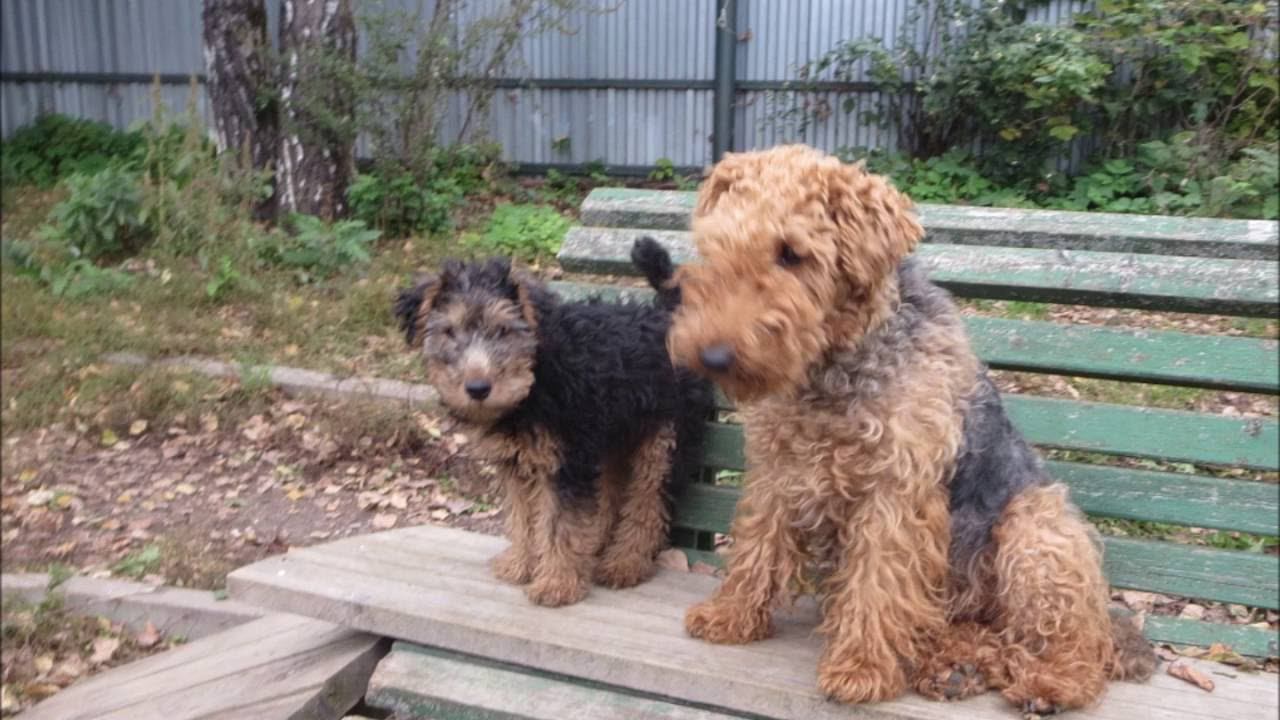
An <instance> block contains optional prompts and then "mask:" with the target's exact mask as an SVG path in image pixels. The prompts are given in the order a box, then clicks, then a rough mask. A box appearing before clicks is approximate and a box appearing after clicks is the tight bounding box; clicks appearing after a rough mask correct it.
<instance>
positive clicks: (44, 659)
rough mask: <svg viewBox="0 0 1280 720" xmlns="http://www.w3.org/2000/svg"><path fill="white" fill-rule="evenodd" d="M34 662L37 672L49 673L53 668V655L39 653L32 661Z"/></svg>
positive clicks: (39, 673) (41, 673)
mask: <svg viewBox="0 0 1280 720" xmlns="http://www.w3.org/2000/svg"><path fill="white" fill-rule="evenodd" d="M32 664H33V665H35V666H36V674H38V675H48V674H49V671H50V670H52V669H53V656H52V655H39V656H37V657H36V659H35V660H33V661H32Z"/></svg>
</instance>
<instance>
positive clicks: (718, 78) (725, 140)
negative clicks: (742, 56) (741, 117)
mask: <svg viewBox="0 0 1280 720" xmlns="http://www.w3.org/2000/svg"><path fill="white" fill-rule="evenodd" d="M737 15H738V2H737V0H716V70H715V85H716V89H715V108H714V110H713V112H712V115H713V119H714V122H713V124H714V129H713V130H712V134H711V153H712V156H713V159H714V160H716V161H719V160H720V158H722V157H724V154H725V153H726V152H729V151H730V150H732V149H733V102H734V93H735V87H734V84H735V80H736V77H735V73H736V72H737V69H736V67H735V65H736V64H737V62H736V61H737V54H738V30H737V26H738V22H737Z"/></svg>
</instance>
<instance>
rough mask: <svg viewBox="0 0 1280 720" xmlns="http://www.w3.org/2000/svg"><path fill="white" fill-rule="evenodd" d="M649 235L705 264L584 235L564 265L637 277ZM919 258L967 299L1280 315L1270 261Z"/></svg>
mask: <svg viewBox="0 0 1280 720" xmlns="http://www.w3.org/2000/svg"><path fill="white" fill-rule="evenodd" d="M642 235H653V236H654V237H656V238H657V239H658V240H659V241H660V242H662V243H663V244H664V245H666V246H667V248H668V249H669V250H670V251H671V254H672V257H673V259H674V260H675V261H676V262H687V261H688V260H691V259H693V258H694V257H696V252H695V251H694V249H693V244H692V241H691V239H690V236H689V233H687V232H679V231H670V230H667V231H648V230H635V229H621V228H599V227H576V228H573V229H572V230H570V231H569V233H568V235H566V237H565V240H564V244H563V246H562V248H561V250H560V254H559V259H560V264H561V266H563V267H564V268H565V269H566V270H571V271H577V272H596V273H614V274H621V275H630V274H635V270H634V268H632V266H631V260H630V252H631V247H632V245H633V244H634V242H635V240H636V238H638V237H640V236H642ZM915 256H916V257H917V258H919V259H920V262H921V263H922V264H923V265H924V266H925V267H926V268H927V269H928V271H929V276H930V278H931V279H932V280H933V281H934V282H936V283H938V284H939V285H941V286H943V287H945V288H947V289H948V290H950V291H951V292H953V293H955V294H956V295H959V296H960V297H970V298H990V299H995V300H1027V301H1033V302H1051V303H1066V304H1074V305H1094V306H1099V307H1125V308H1145V309H1151V310H1165V311H1170V312H1191V313H1215V314H1220V315H1243V316H1250V317H1272V316H1274V315H1275V307H1276V303H1277V301H1280V287H1278V283H1277V278H1276V263H1274V262H1271V261H1265V260H1219V259H1206V258H1185V257H1170V256H1161V255H1138V254H1132V253H1106V252H1091V251H1078V252H1068V251H1062V250H1045V249H1028V248H1002V247H975V246H960V245H931V244H925V245H922V246H920V248H919V249H918V250H917V251H916V253H915Z"/></svg>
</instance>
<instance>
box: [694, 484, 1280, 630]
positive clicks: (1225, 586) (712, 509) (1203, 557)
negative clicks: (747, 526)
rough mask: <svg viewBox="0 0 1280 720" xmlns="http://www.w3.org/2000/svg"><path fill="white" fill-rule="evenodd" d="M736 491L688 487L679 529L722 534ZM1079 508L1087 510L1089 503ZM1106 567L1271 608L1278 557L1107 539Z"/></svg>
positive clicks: (1138, 580)
mask: <svg viewBox="0 0 1280 720" xmlns="http://www.w3.org/2000/svg"><path fill="white" fill-rule="evenodd" d="M738 494H739V493H738V491H737V490H734V489H732V488H718V487H711V486H709V485H694V486H691V487H689V488H688V489H687V490H686V491H685V493H684V495H683V496H682V497H681V498H680V501H679V502H678V503H677V504H676V517H675V519H674V521H673V523H674V524H675V525H676V526H677V527H685V528H691V529H697V530H708V531H713V532H726V531H727V530H728V527H729V523H730V522H731V520H732V518H733V511H734V507H735V505H736V503H737V498H738ZM1080 504H1081V506H1082V507H1084V508H1085V510H1086V512H1088V508H1087V507H1086V506H1087V502H1084V499H1081V503H1080ZM1104 542H1105V543H1106V555H1105V558H1106V559H1105V565H1106V573H1107V579H1108V580H1109V581H1110V582H1111V584H1112V585H1114V586H1116V587H1121V588H1129V589H1134V590H1146V591H1150V592H1162V593H1168V594H1170V595H1180V596H1186V597H1194V598H1203V599H1206V600H1217V601H1221V602H1233V603H1241V604H1244V605H1252V606H1255V607H1264V608H1269V609H1275V608H1276V607H1277V605H1278V604H1280V602H1278V600H1277V596H1278V595H1280V580H1278V579H1277V573H1280V558H1277V557H1276V556H1274V555H1263V554H1261V553H1247V552H1236V551H1230V550H1216V549H1212V548H1204V547H1197V546H1191V545H1179V544H1176V543H1170V542H1151V541H1146V540H1134V539H1130V538H1121V537H1107V538H1105V539H1104Z"/></svg>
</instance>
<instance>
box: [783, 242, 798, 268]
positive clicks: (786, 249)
mask: <svg viewBox="0 0 1280 720" xmlns="http://www.w3.org/2000/svg"><path fill="white" fill-rule="evenodd" d="M802 262H804V258H802V257H800V256H799V255H797V254H796V251H795V250H792V249H791V246H790V245H788V244H787V243H782V244H781V245H779V246H778V265H780V266H782V267H784V268H793V267H795V266H797V265H799V264H800V263H802Z"/></svg>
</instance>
